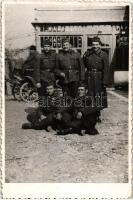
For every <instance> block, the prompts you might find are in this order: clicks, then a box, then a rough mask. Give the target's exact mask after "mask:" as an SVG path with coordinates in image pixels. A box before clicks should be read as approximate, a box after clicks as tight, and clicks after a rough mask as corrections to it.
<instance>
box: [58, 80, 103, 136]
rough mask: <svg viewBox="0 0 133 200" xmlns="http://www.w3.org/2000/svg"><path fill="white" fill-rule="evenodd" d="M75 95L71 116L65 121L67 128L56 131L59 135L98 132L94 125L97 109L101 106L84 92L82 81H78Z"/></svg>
mask: <svg viewBox="0 0 133 200" xmlns="http://www.w3.org/2000/svg"><path fill="white" fill-rule="evenodd" d="M77 91H78V92H77V97H76V98H75V99H74V100H73V108H72V110H73V112H72V113H73V117H72V119H71V116H70V120H69V121H68V123H67V128H66V129H62V130H60V131H59V132H58V134H59V135H64V134H69V133H78V134H80V135H83V134H84V133H86V134H89V135H96V134H99V132H98V131H97V129H96V128H95V126H96V121H97V111H99V110H100V109H101V108H100V107H99V106H97V105H95V100H93V99H92V98H91V96H90V97H89V96H88V95H87V94H86V88H85V85H84V84H83V83H80V85H79V86H78V90H77Z"/></svg>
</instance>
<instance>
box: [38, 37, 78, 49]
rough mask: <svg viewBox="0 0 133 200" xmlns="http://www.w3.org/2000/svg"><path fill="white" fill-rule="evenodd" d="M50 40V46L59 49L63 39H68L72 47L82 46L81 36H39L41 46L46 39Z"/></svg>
mask: <svg viewBox="0 0 133 200" xmlns="http://www.w3.org/2000/svg"><path fill="white" fill-rule="evenodd" d="M48 39H49V40H50V43H51V46H52V48H53V49H56V48H57V49H61V48H62V46H63V40H64V39H68V40H69V41H70V43H71V45H72V48H74V49H81V48H82V36H74V35H69V36H56V35H54V36H41V37H40V43H41V48H42V47H43V45H44V43H45V41H46V40H48Z"/></svg>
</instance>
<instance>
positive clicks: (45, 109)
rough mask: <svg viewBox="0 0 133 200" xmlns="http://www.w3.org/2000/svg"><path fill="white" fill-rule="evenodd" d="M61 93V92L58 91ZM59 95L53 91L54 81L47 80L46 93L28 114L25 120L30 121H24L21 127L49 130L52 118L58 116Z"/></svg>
mask: <svg viewBox="0 0 133 200" xmlns="http://www.w3.org/2000/svg"><path fill="white" fill-rule="evenodd" d="M60 94H61V93H60ZM58 98H59V96H58V94H57V92H55V88H54V83H53V82H49V83H47V86H46V95H45V96H44V97H43V99H41V102H40V103H41V104H40V105H39V107H38V108H37V109H36V110H35V111H33V112H31V113H29V114H28V116H27V120H28V121H29V122H30V123H24V124H23V125H22V128H23V129H36V130H42V129H46V130H51V131H52V127H53V119H54V118H57V119H58V118H60V114H58V113H61V107H60V102H59V99H58Z"/></svg>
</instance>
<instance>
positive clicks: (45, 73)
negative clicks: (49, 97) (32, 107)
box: [34, 51, 56, 96]
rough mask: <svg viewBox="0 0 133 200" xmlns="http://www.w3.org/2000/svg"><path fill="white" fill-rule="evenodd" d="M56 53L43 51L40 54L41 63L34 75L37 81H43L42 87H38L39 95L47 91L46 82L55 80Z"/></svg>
mask: <svg viewBox="0 0 133 200" xmlns="http://www.w3.org/2000/svg"><path fill="white" fill-rule="evenodd" d="M55 60H56V53H55V52H52V51H49V52H47V53H46V52H43V53H42V54H41V55H40V65H39V66H37V67H36V68H35V70H34V77H35V80H36V83H41V88H39V89H38V95H39V96H44V94H45V93H46V91H45V88H46V84H47V83H48V82H51V81H53V82H54V81H55V77H54V69H55Z"/></svg>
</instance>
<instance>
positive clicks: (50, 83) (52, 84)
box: [46, 81, 54, 87]
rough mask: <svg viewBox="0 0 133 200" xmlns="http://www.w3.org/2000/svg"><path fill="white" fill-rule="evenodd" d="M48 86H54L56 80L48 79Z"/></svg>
mask: <svg viewBox="0 0 133 200" xmlns="http://www.w3.org/2000/svg"><path fill="white" fill-rule="evenodd" d="M48 86H54V82H53V81H47V82H46V87H48Z"/></svg>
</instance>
